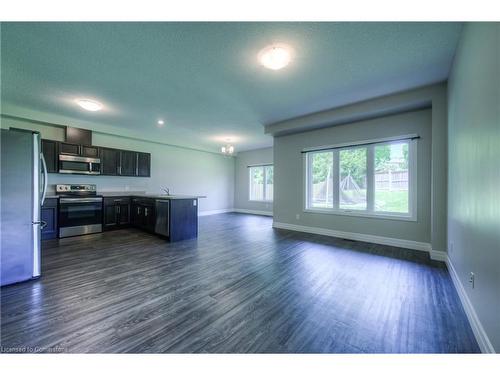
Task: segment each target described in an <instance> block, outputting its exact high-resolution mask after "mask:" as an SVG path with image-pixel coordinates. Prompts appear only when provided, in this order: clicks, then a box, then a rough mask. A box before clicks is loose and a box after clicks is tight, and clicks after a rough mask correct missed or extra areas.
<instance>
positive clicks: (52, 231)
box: [41, 198, 58, 240]
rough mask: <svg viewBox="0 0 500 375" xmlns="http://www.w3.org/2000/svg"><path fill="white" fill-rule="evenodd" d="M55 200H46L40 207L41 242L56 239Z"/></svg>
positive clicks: (56, 201)
mask: <svg viewBox="0 0 500 375" xmlns="http://www.w3.org/2000/svg"><path fill="white" fill-rule="evenodd" d="M57 203H58V200H57V198H47V199H45V202H44V204H43V206H42V212H41V219H42V221H43V222H44V223H45V224H44V227H43V228H42V240H50V239H52V238H57Z"/></svg>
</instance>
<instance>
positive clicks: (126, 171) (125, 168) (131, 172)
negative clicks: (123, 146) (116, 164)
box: [119, 150, 137, 176]
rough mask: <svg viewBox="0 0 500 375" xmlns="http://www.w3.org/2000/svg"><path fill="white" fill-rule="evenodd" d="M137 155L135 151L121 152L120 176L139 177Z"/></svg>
mask: <svg viewBox="0 0 500 375" xmlns="http://www.w3.org/2000/svg"><path fill="white" fill-rule="evenodd" d="M136 154H137V153H136V152H134V151H124V150H121V151H120V168H119V171H120V175H121V176H136V175H137V155H136Z"/></svg>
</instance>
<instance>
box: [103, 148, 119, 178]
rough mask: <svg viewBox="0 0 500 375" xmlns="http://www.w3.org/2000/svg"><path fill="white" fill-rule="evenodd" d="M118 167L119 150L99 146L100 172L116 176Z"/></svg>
mask: <svg viewBox="0 0 500 375" xmlns="http://www.w3.org/2000/svg"><path fill="white" fill-rule="evenodd" d="M119 167H120V150H115V149H114V148H104V147H101V174H103V175H107V176H117V175H118V174H119Z"/></svg>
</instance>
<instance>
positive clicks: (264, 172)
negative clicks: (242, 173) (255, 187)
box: [247, 164, 274, 203]
mask: <svg viewBox="0 0 500 375" xmlns="http://www.w3.org/2000/svg"><path fill="white" fill-rule="evenodd" d="M267 167H272V168H273V199H267V197H266V181H267V172H266V169H267ZM253 168H262V176H263V181H264V183H263V184H262V190H263V191H262V196H263V197H264V199H252V196H251V194H252V189H251V186H252V185H251V184H252V169H253ZM247 186H248V201H249V202H265V203H269V202H273V201H274V164H257V165H249V166H248V185H247Z"/></svg>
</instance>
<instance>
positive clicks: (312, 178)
mask: <svg viewBox="0 0 500 375" xmlns="http://www.w3.org/2000/svg"><path fill="white" fill-rule="evenodd" d="M415 142H416V141H415V140H408V139H406V140H398V141H386V142H380V143H370V144H366V145H356V146H348V147H332V148H331V149H329V150H324V151H311V152H306V154H305V155H306V210H311V211H319V212H325V213H334V214H346V215H358V216H380V217H383V216H387V217H391V218H402V219H407V220H408V219H409V220H414V219H416V213H415V212H414V210H415V209H414V207H415V196H416V165H415V154H416V143H415Z"/></svg>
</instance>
